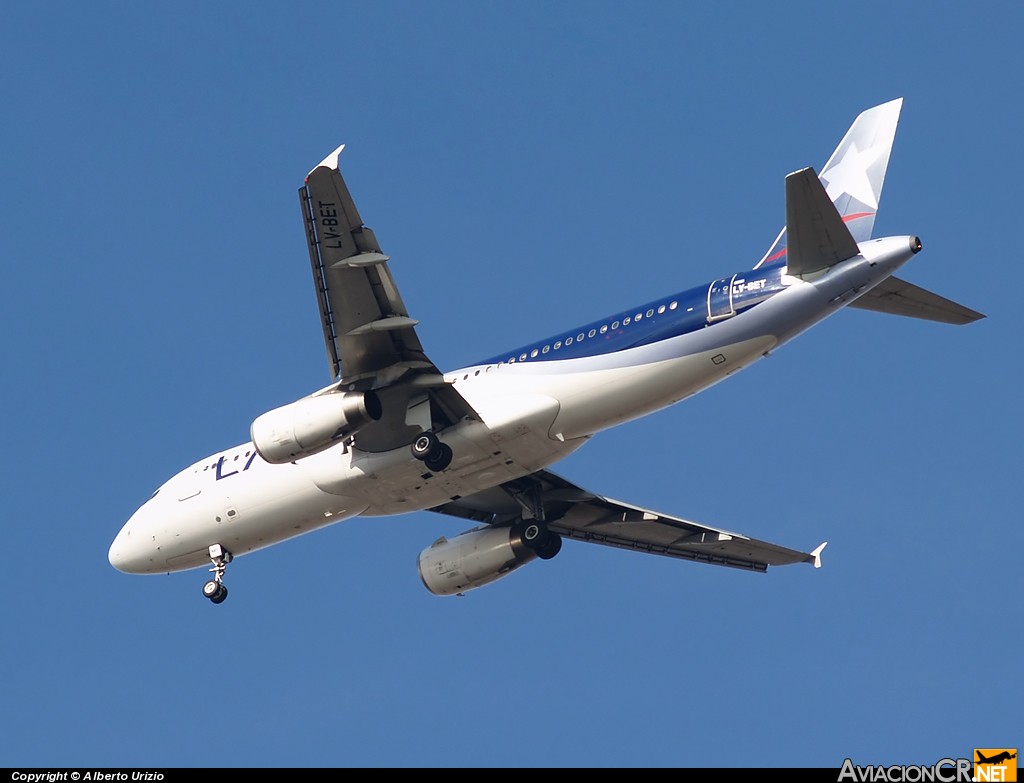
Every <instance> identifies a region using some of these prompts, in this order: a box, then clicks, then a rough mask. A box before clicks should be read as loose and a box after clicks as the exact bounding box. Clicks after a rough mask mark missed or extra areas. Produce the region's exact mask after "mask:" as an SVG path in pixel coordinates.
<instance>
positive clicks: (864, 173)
mask: <svg viewBox="0 0 1024 783" xmlns="http://www.w3.org/2000/svg"><path fill="white" fill-rule="evenodd" d="M901 108H903V99H902V98H897V99H896V100H894V101H889V102H888V103H883V104H882V105H880V106H875V107H874V108H873V109H868V110H867V111H866V112H864V113H862V114H861V115H860V116H859V117H857V119H856V120H854V121H853V125H851V126H850V130H848V131H847V132H846V135H845V136H843V140H842V141H841V142H839V146H838V147H836V151H835V152H833V153H832V156H831V157H830V158H829V159H828V162H827V163H825V165H824V166H823V167H822V169H821V173H820V174H819V175H818V178H819V179H820V180H821V184H822V185H824V187H825V191H826V192H827V193H828V196H829V198H830V199H832V203H833V204H834V205H835V207H836V209H837V210H838V211H839V214H840V216H841V217H842V218H843V222H844V223H845V224H846V227H847V228H848V229H849V230H850V234H851V235H852V236H853V238H854V240H855V241H856V242H863V241H864V240H866V239H870V238H871V231H872V229H873V228H874V225H875V215H876V213H877V212H878V202H879V200H880V199H881V197H882V185H883V183H884V182H885V170H886V168H888V166H889V153H890V152H892V143H893V140H894V139H895V138H896V125H897V123H898V122H899V119H900V109H901ZM786 246H787V242H786V229H785V228H783V229H782V231H781V232H780V233H779V236H778V238H777V239H776V240H775V242H774V244H773V245H772V246H771V248H769V250H768V252H767V253H765V254H764V258H762V259H761V260H760V261H759V262H758V263H757V266H755V267H754V268H755V269H757V267H759V266H761V265H762V264H768V263H772V262H774V261H779V260H781V259H783V258H785V256H786Z"/></svg>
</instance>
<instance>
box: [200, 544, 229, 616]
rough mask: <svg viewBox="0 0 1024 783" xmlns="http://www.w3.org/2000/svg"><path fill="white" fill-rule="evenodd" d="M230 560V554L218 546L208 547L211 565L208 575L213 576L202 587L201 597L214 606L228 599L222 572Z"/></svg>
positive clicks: (226, 568)
mask: <svg viewBox="0 0 1024 783" xmlns="http://www.w3.org/2000/svg"><path fill="white" fill-rule="evenodd" d="M231 560H232V557H231V553H230V552H229V551H228V550H226V549H224V547H222V546H221V545H220V544H213V545H211V546H210V562H212V563H213V568H211V569H210V573H212V574H213V579H211V580H210V581H209V582H207V583H206V584H205V585H203V595H205V596H206V597H207V598H209V599H210V601H211V602H213V603H215V604H222V603H224V599H225V598H227V597H228V588H227V587H226V586H225V585H224V572H225V571H227V570H228V563H230V562H231Z"/></svg>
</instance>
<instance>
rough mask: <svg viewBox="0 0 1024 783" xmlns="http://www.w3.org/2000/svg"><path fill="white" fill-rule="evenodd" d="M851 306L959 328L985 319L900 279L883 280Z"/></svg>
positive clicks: (967, 308) (959, 305)
mask: <svg viewBox="0 0 1024 783" xmlns="http://www.w3.org/2000/svg"><path fill="white" fill-rule="evenodd" d="M849 306H850V307H859V308H860V309H861V310H874V311H875V312H878V313H890V314H892V315H905V316H907V317H909V318H923V319H925V320H926V321H940V322H941V323H944V324H956V325H957V326H962V325H963V324H969V323H972V322H973V321H977V320H979V319H981V318H984V317H985V316H984V315H983V314H982V313H979V312H976V311H975V310H972V309H971V308H969V307H964V306H963V305H961V304H957V303H956V302H953V301H951V300H949V299H946V298H945V297H943V296H939V295H938V294H933V293H932V292H931V291H926V290H925V289H923V288H919V287H918V286H916V285H913V284H911V283H908V282H907V281H905V280H900V279H899V278H898V277H890V278H887V279H886V280H883V281H882V282H881V283H879V284H878V285H877V286H875V287H874V288H872V289H871V290H870V291H868V292H867V293H866V294H864V295H863V296H862V297H860V298H859V299H856V300H854V301H853V302H851V303H850V305H849Z"/></svg>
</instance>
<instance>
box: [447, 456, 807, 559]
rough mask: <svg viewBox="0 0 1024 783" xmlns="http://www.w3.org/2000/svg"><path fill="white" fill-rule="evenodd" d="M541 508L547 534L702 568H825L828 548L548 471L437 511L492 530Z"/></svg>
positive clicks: (512, 522) (449, 504) (467, 498)
mask: <svg viewBox="0 0 1024 783" xmlns="http://www.w3.org/2000/svg"><path fill="white" fill-rule="evenodd" d="M538 502H539V503H540V504H542V506H543V509H544V515H545V518H546V520H547V524H548V528H549V529H550V530H552V531H554V532H556V533H559V534H560V535H562V536H563V537H564V538H573V539H576V540H579V541H588V542H590V543H594V544H604V545H605V546H613V547H618V548H619V549H632V550H634V551H637V552H646V553H648V554H653V555H664V556H666V557H675V558H678V559H680V560H692V561H695V562H698V563H709V564H711V565H721V566H730V567H732V568H742V569H745V570H748V571H761V572H763V571H766V570H768V566H770V565H772V566H775V565H789V564H792V563H812V564H813V565H814V567H815V568H819V567H820V566H821V551H822V550H823V549H824V548H825V544H822V545H821V546H819V547H818V548H817V549H815V550H814V551H813V552H800V551H797V550H795V549H787V548H785V547H781V546H778V545H776V544H770V543H768V542H767V541H758V540H757V539H754V538H749V537H747V536H744V535H740V534H739V533H732V532H729V531H727V530H719V529H718V528H714V527H708V526H707V525H702V524H700V523H698V522H692V521H690V520H687V519H681V518H679V517H673V516H669V515H668V514H662V513H661V512H657V511H651V510H650V509H646V508H641V507H640V506H634V505H631V504H629V503H623V502H622V501H619V500H612V499H611V498H606V497H603V496H601V495H597V494H594V493H592V492H588V491H587V490H585V489H583V488H582V487H578V486H576V485H575V484H573V483H572V482H570V481H567V480H566V479H564V478H562V477H561V476H558V475H556V474H554V473H551V472H549V471H546V470H540V471H537V472H536V473H533V474H531V475H529V476H526V477H524V478H522V479H516V480H515V481H509V482H506V483H505V484H502V485H501V486H500V487H495V488H494V489H490V490H485V491H484V492H480V493H477V494H475V495H468V496H466V497H463V498H459V499H458V500H454V501H452V502H450V503H445V504H444V505H442V506H438V507H436V508H433V509H431V511H435V512H438V513H442V514H449V515H451V516H457V517H462V518H464V519H472V520H475V521H477V522H485V523H488V524H493V525H503V524H515V523H516V522H517V521H518V520H519V519H520V518H522V517H523V511H524V509H533V510H535V509H536V508H537V507H538V506H537V504H538ZM527 513H530V512H529V511H528V512H527Z"/></svg>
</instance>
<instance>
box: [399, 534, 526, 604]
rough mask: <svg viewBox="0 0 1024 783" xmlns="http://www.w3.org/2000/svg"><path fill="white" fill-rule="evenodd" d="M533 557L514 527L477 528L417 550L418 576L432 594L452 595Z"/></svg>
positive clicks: (509, 571) (496, 578)
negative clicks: (419, 550) (418, 552)
mask: <svg viewBox="0 0 1024 783" xmlns="http://www.w3.org/2000/svg"><path fill="white" fill-rule="evenodd" d="M535 557H537V553H536V552H534V551H533V550H532V549H530V548H528V547H527V546H526V545H525V544H524V543H523V542H522V539H521V538H520V536H519V533H518V532H517V529H516V528H510V527H486V528H477V529H476V530H470V531H469V532H467V533H462V534H461V535H458V536H456V537H455V538H453V539H452V540H451V541H449V540H448V539H447V538H439V539H438V540H437V541H435V542H434V544H433V545H432V546H430V547H429V548H427V549H424V550H423V551H422V552H420V557H419V571H420V579H422V580H423V585H424V586H425V587H426V588H427V589H428V590H429V591H430V592H432V593H433V594H434V595H455V594H456V593H464V592H466V591H467V590H472V589H473V588H475V587H482V586H483V585H486V584H490V583H491V582H494V581H496V580H498V579H501V577H503V576H506V575H507V574H510V573H512V572H513V571H515V570H516V569H517V568H519V566H521V565H523V564H524V563H528V562H530V561H531V560H533V559H534V558H535Z"/></svg>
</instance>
